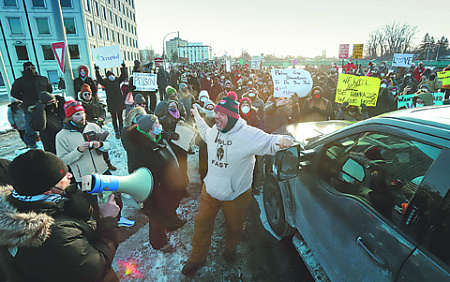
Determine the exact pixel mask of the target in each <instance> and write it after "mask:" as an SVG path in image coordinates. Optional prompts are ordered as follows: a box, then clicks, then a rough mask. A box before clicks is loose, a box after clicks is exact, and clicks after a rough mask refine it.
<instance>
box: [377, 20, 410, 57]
mask: <svg viewBox="0 0 450 282" xmlns="http://www.w3.org/2000/svg"><path fill="white" fill-rule="evenodd" d="M382 31H383V34H384V35H385V39H386V43H387V52H388V54H387V55H393V54H394V53H400V52H402V51H403V50H405V44H406V46H409V45H410V44H411V41H412V39H413V37H414V36H415V35H416V33H417V26H411V25H409V24H406V23H404V24H403V25H400V24H399V23H397V22H393V23H392V24H388V25H385V26H384V27H383V28H382Z"/></svg>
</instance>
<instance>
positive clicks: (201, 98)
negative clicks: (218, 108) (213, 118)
mask: <svg viewBox="0 0 450 282" xmlns="http://www.w3.org/2000/svg"><path fill="white" fill-rule="evenodd" d="M206 100H208V97H205V96H203V97H200V101H201V102H206Z"/></svg>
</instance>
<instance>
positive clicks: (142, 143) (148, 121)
mask: <svg viewBox="0 0 450 282" xmlns="http://www.w3.org/2000/svg"><path fill="white" fill-rule="evenodd" d="M177 138H179V136H178V134H176V133H172V134H170V133H168V132H165V131H163V128H162V126H161V124H160V123H159V120H158V117H157V116H155V115H152V114H149V115H146V114H141V115H138V116H136V118H135V124H133V125H131V126H130V127H129V128H127V129H126V130H125V131H124V132H122V136H121V139H122V144H123V147H124V148H125V150H126V151H127V157H128V171H129V173H132V172H133V171H135V170H137V169H138V168H141V167H144V168H148V169H149V170H150V171H151V173H152V175H153V181H154V187H153V192H152V193H151V195H150V196H149V197H148V198H147V199H146V200H145V201H144V207H143V211H144V213H145V214H146V215H147V216H148V218H149V223H150V224H149V241H150V244H151V245H152V247H153V248H154V249H156V250H161V251H162V252H166V253H169V252H173V251H174V248H173V246H172V245H170V244H169V241H168V238H167V235H166V231H174V230H176V229H178V228H180V227H181V226H183V225H184V224H185V223H186V220H185V219H180V218H178V216H177V212H176V210H177V208H178V206H179V204H180V201H181V198H182V197H183V195H184V194H185V193H186V190H185V187H186V185H185V182H184V179H183V177H182V175H181V171H180V167H179V165H178V162H177V159H176V156H175V154H174V153H173V151H172V149H171V147H170V145H169V143H168V141H167V140H170V139H177Z"/></svg>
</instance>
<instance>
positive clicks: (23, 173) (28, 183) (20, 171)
mask: <svg viewBox="0 0 450 282" xmlns="http://www.w3.org/2000/svg"><path fill="white" fill-rule="evenodd" d="M67 171H68V168H67V166H66V164H65V163H64V162H63V160H61V159H60V158H58V157H57V156H56V155H55V154H53V153H50V152H45V151H42V150H29V151H28V152H26V153H23V154H21V155H19V156H18V157H16V158H15V159H14V160H13V161H12V162H11V164H10V165H9V167H8V174H9V177H10V179H11V182H12V185H13V187H14V190H16V192H17V193H19V195H21V196H35V195H39V194H42V193H44V192H46V191H48V190H50V188H52V187H53V186H55V185H56V184H57V183H58V182H59V181H61V179H63V177H64V176H66V174H67Z"/></svg>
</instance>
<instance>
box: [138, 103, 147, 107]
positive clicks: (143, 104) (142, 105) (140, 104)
mask: <svg viewBox="0 0 450 282" xmlns="http://www.w3.org/2000/svg"><path fill="white" fill-rule="evenodd" d="M136 106H138V107H145V103H138V104H136Z"/></svg>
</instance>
